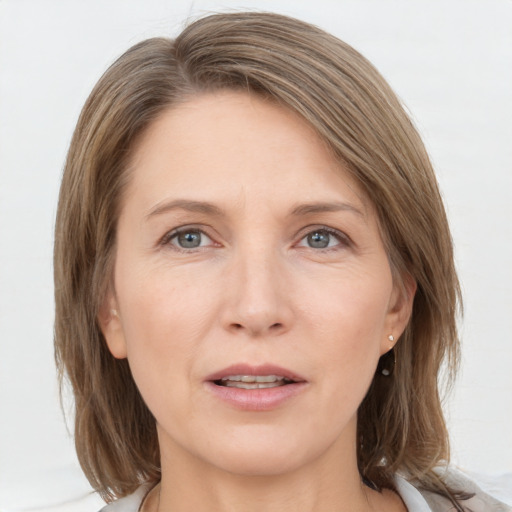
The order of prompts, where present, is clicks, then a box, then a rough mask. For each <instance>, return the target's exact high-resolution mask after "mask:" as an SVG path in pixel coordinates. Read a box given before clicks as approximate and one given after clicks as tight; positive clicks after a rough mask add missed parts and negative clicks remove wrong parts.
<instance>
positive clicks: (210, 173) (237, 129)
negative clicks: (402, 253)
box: [127, 91, 368, 211]
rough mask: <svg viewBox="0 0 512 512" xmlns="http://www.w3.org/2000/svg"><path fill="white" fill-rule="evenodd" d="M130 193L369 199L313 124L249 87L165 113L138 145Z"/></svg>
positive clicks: (149, 197)
mask: <svg viewBox="0 0 512 512" xmlns="http://www.w3.org/2000/svg"><path fill="white" fill-rule="evenodd" d="M130 168H131V173H132V175H131V185H130V186H129V190H128V194H127V195H128V198H127V200H129V197H130V196H134V195H138V196H144V202H145V203H146V204H147V205H149V204H155V202H158V200H159V198H160V199H163V198H164V196H166V195H168V194H171V195H172V194H183V193H186V196H187V197H188V196H190V195H191V194H192V195H193V196H194V198H195V199H197V200H204V201H210V202H215V201H229V200H238V201H240V200H244V201H246V200H249V199H250V198H251V197H253V196H255V197H258V198H259V200H260V201H261V200H264V201H265V202H266V203H271V202H273V203H279V202H286V201H291V200H296V201H308V200H309V201H311V200H324V201H328V200H335V199H339V196H340V194H341V195H342V196H343V198H344V199H350V200H351V201H353V202H357V203H358V204H359V205H360V206H361V207H362V209H363V210H365V211H366V210H367V208H368V201H367V199H366V197H365V195H364V194H363V193H362V191H361V188H360V187H359V185H358V184H357V183H356V181H355V180H354V178H353V177H352V176H351V175H350V174H349V172H348V171H347V170H346V169H345V168H344V167H343V166H342V165H341V164H340V162H339V161H337V160H336V159H335V158H334V157H333V156H332V154H331V152H330V151H329V150H328V149H327V146H326V144H325V143H324V142H323V141H322V140H321V139H320V138H319V136H318V135H317V134H316V132H315V131H314V129H313V128H312V127H311V126H310V125H309V124H308V123H306V122H305V121H304V120H303V119H302V118H300V117H299V116H298V115H297V114H295V113H294V112H292V111H290V110H288V109H285V108H283V107H280V106H278V105H276V104H275V103H274V102H271V101H268V100H266V99H263V98H260V97H258V96H255V95H251V94H247V93H245V92H232V91H221V92H217V93H208V94H202V95H199V96H195V97H192V98H190V99H189V100H187V101H185V102H183V103H181V104H179V105H177V106H174V107H172V108H170V109H168V110H167V111H165V112H163V113H162V114H161V115H160V117H159V118H158V119H157V120H156V121H154V122H153V123H152V125H150V126H149V128H148V129H147V130H146V132H145V133H144V134H143V136H142V137H141V139H140V140H139V143H138V144H137V146H136V148H135V150H134V153H133V157H132V161H131V166H130Z"/></svg>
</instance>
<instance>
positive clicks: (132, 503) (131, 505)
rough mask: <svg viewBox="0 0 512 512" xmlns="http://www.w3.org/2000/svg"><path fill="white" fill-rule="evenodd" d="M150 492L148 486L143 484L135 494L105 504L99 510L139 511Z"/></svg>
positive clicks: (101, 511)
mask: <svg viewBox="0 0 512 512" xmlns="http://www.w3.org/2000/svg"><path fill="white" fill-rule="evenodd" d="M148 492H149V488H148V486H146V485H141V486H140V487H139V488H138V489H137V490H136V491H135V492H134V493H133V494H130V495H129V496H125V497H124V498H120V499H118V500H116V501H113V502H112V503H109V504H108V505H105V506H104V507H103V508H102V509H101V510H100V511H99V512H138V510H139V508H140V505H141V503H142V502H143V500H144V498H145V497H146V495H147V493H148Z"/></svg>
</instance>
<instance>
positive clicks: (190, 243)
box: [178, 231, 201, 248]
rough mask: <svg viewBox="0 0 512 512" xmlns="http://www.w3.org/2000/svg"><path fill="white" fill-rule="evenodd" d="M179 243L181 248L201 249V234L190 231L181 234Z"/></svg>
mask: <svg viewBox="0 0 512 512" xmlns="http://www.w3.org/2000/svg"><path fill="white" fill-rule="evenodd" d="M178 242H179V244H180V245H181V247H185V248H194V247H199V244H200V243H201V234H200V233H198V232H196V231H188V232H187V233H181V234H180V235H179V236H178Z"/></svg>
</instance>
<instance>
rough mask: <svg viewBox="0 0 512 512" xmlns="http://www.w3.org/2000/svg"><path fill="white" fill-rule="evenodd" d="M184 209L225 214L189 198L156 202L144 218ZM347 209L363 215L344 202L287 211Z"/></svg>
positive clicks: (301, 213)
mask: <svg viewBox="0 0 512 512" xmlns="http://www.w3.org/2000/svg"><path fill="white" fill-rule="evenodd" d="M177 209H180V210H186V211H189V212H194V213H202V214H205V215H213V216H216V217H223V216H225V213H224V211H223V210H222V209H221V208H219V207H218V206H216V205H214V204H213V203H209V202H206V201H192V200H189V199H174V200H172V201H167V202H163V203H159V204H157V205H156V206H155V207H154V208H153V209H151V210H150V212H149V213H148V214H147V215H146V219H149V218H151V217H154V216H157V215H162V214H164V213H168V212H170V211H172V210H177ZM339 211H348V212H352V213H355V214H357V215H359V216H361V217H363V218H364V217H365V215H364V213H363V211H362V210H360V209H359V208H357V207H356V206H354V205H353V204H350V203H344V202H341V203H339V202H318V203H305V204H299V205H297V206H295V207H294V208H293V209H292V210H291V211H290V213H289V216H291V217H303V216H306V215H311V214H315V213H329V212H339Z"/></svg>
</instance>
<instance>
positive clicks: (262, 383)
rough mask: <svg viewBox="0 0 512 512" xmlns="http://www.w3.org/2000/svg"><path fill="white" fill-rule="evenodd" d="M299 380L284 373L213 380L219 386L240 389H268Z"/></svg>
mask: <svg viewBox="0 0 512 512" xmlns="http://www.w3.org/2000/svg"><path fill="white" fill-rule="evenodd" d="M294 382H297V381H295V380H293V379H289V378H288V377H284V376H283V375H228V376H226V377H222V378H221V379H216V380H214V381H213V383H214V384H216V385H217V386H225V387H228V388H238V389H268V388H277V387H281V386H286V385H287V384H293V383H294Z"/></svg>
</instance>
